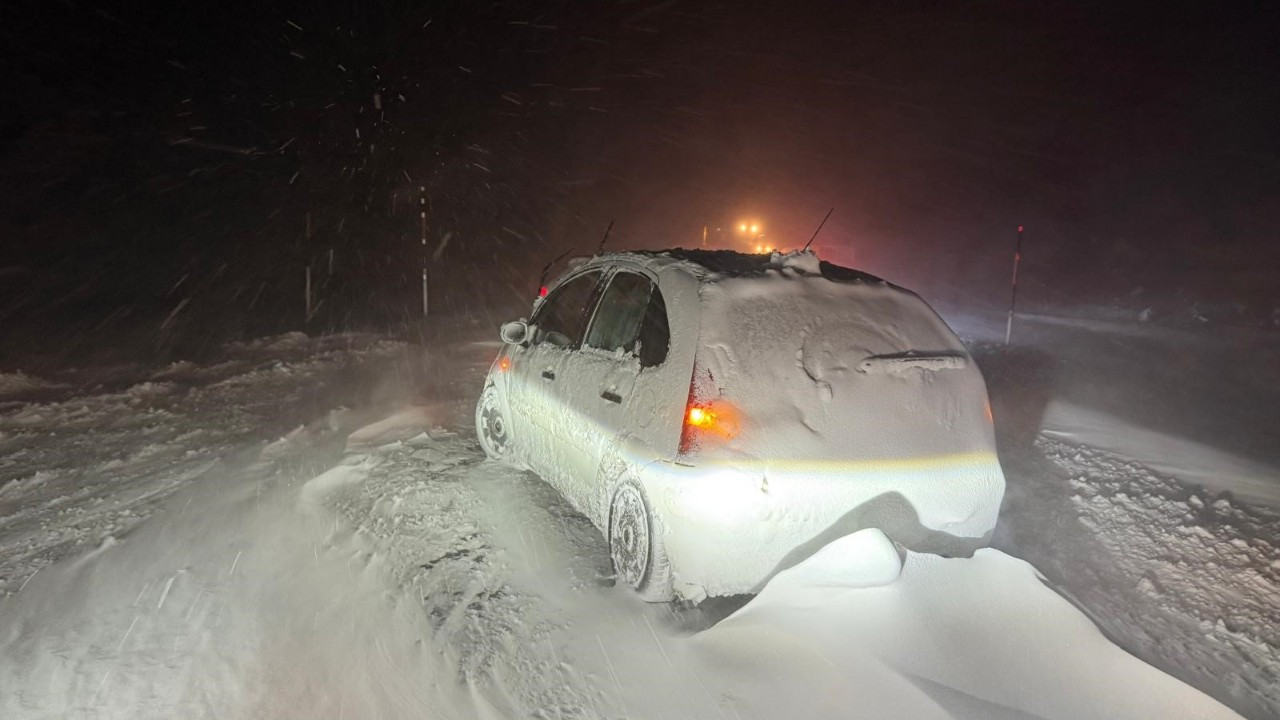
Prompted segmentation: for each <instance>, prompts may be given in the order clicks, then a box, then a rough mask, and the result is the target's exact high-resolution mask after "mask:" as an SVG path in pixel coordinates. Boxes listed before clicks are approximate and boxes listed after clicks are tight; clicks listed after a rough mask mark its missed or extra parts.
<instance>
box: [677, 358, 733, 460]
mask: <svg viewBox="0 0 1280 720" xmlns="http://www.w3.org/2000/svg"><path fill="white" fill-rule="evenodd" d="M720 394H721V393H720V388H719V387H717V386H716V384H715V379H714V378H713V377H712V376H711V372H710V371H707V370H701V369H698V368H695V369H694V373H693V379H692V381H691V382H690V383H689V400H688V402H687V403H686V404H685V410H684V422H683V423H682V425H683V427H682V428H681V430H680V454H681V455H688V454H690V453H693V452H696V451H697V450H699V449H700V448H702V447H704V446H705V445H706V444H707V443H709V442H716V441H723V440H727V439H729V438H731V437H733V436H734V435H736V434H737V432H738V416H737V413H736V412H735V411H734V409H733V407H732V406H731V405H729V404H728V403H726V402H725V401H724V400H722V399H720Z"/></svg>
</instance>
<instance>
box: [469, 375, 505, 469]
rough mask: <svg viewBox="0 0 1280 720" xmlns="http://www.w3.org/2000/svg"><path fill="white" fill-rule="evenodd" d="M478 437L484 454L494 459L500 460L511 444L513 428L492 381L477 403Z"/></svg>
mask: <svg viewBox="0 0 1280 720" xmlns="http://www.w3.org/2000/svg"><path fill="white" fill-rule="evenodd" d="M476 438H477V439H478V440H479V441H480V447H481V448H484V454H485V455H488V456H489V458H490V459H492V460H500V459H502V458H503V457H505V456H506V454H507V448H508V446H509V445H510V444H511V429H510V426H509V425H508V423H507V418H506V416H505V415H504V414H503V412H502V398H500V397H498V388H497V387H495V386H494V385H493V384H492V383H490V384H489V385H487V386H485V389H484V392H482V393H480V400H479V401H478V402H477V403H476Z"/></svg>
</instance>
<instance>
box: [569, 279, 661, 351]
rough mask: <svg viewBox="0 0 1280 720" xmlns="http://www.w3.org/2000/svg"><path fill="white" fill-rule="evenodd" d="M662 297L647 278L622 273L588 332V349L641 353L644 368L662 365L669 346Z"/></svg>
mask: <svg viewBox="0 0 1280 720" xmlns="http://www.w3.org/2000/svg"><path fill="white" fill-rule="evenodd" d="M668 335H669V333H668V330H667V311H666V306H665V304H664V303H663V302H662V293H660V292H659V291H658V288H657V287H655V286H654V284H653V283H652V282H651V281H650V280H649V279H648V278H646V277H644V276H643V275H638V274H636V273H630V272H619V273H617V274H616V275H614V276H613V279H612V280H611V281H610V282H609V287H608V289H607V290H605V292H604V295H603V297H602V298H601V300H600V308H599V309H598V310H596V314H595V317H594V318H592V320H591V327H590V328H589V329H588V330H587V338H586V341H585V343H584V344H585V345H586V346H587V347H593V348H598V349H600V350H604V351H606V352H617V351H622V352H625V353H637V354H638V355H639V356H640V364H641V365H642V366H644V367H651V366H653V365H660V364H662V362H663V361H664V360H666V357H667V345H668V343H669V337H668Z"/></svg>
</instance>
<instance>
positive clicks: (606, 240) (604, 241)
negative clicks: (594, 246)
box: [596, 220, 613, 255]
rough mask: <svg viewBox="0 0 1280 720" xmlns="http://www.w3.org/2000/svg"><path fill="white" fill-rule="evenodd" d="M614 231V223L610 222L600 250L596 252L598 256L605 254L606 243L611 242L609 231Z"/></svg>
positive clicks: (605, 230) (601, 239) (601, 241)
mask: <svg viewBox="0 0 1280 720" xmlns="http://www.w3.org/2000/svg"><path fill="white" fill-rule="evenodd" d="M612 229H613V221H612V220H610V221H609V227H607V228H605V229H604V237H602V238H600V249H599V250H597V251H596V254H597V255H599V254H600V253H602V252H604V244H605V243H606V242H608V240H609V231H610V230H612Z"/></svg>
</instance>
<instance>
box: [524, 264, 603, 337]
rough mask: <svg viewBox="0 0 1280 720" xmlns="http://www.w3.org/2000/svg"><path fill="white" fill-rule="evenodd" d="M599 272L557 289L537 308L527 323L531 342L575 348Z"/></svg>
mask: <svg viewBox="0 0 1280 720" xmlns="http://www.w3.org/2000/svg"><path fill="white" fill-rule="evenodd" d="M599 282H600V271H598V270H593V271H591V272H586V273H583V274H581V275H579V276H577V277H575V278H573V279H572V280H570V281H569V282H566V283H565V284H563V285H561V286H560V287H558V288H556V289H555V290H553V291H552V292H551V294H549V295H548V296H547V298H546V300H543V301H542V304H541V305H540V306H539V307H538V312H536V313H535V314H534V316H533V319H532V320H531V321H530V324H531V325H533V326H534V328H535V333H534V338H533V343H534V344H535V345H538V344H541V343H544V342H546V343H550V344H552V345H555V346H556V347H562V348H571V347H577V345H578V344H579V343H580V342H581V341H582V329H583V326H584V325H585V324H586V321H587V315H588V312H589V311H590V310H591V305H592V304H593V303H594V302H595V290H596V285H597V284H598V283H599Z"/></svg>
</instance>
